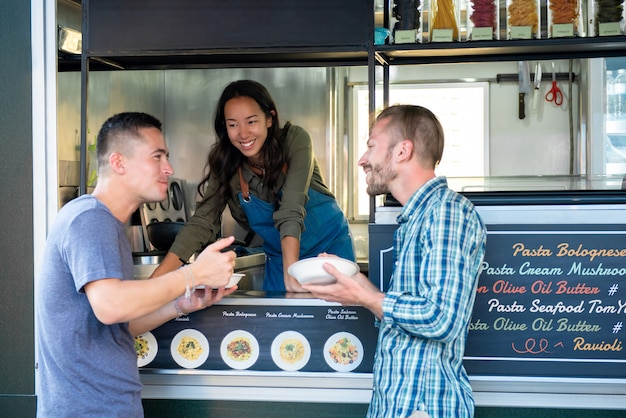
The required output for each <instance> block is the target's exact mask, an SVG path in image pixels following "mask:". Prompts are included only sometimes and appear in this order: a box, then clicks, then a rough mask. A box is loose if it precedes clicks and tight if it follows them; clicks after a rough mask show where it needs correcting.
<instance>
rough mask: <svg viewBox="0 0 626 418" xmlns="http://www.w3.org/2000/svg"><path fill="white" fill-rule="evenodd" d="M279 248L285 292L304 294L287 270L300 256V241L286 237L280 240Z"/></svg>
mask: <svg viewBox="0 0 626 418" xmlns="http://www.w3.org/2000/svg"><path fill="white" fill-rule="evenodd" d="M280 247H281V249H282V251H283V274H284V276H285V289H286V290H287V292H306V290H304V289H303V288H302V286H300V283H299V282H298V281H297V280H296V279H295V278H294V277H293V276H291V275H290V274H289V273H288V272H287V269H289V266H291V265H292V264H293V263H295V262H296V261H298V259H299V256H300V241H299V240H298V239H296V238H294V237H291V236H289V235H287V236H286V237H284V238H283V239H281V240H280Z"/></svg>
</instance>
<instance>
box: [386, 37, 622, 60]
mask: <svg viewBox="0 0 626 418" xmlns="http://www.w3.org/2000/svg"><path fill="white" fill-rule="evenodd" d="M376 55H377V61H379V63H380V62H382V63H387V64H390V65H391V64H394V65H398V64H434V63H459V62H480V61H502V60H507V61H528V60H545V59H572V58H597V57H612V56H624V55H626V37H624V36H616V37H595V38H552V39H531V40H506V41H475V42H472V41H468V42H454V43H448V42H446V43H428V44H410V45H378V46H376Z"/></svg>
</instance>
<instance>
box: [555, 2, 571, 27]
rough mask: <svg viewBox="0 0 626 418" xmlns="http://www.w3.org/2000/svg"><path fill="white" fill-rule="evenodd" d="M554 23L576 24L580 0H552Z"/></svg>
mask: <svg viewBox="0 0 626 418" xmlns="http://www.w3.org/2000/svg"><path fill="white" fill-rule="evenodd" d="M550 12H551V13H552V24H557V25H559V24H566V23H572V24H575V23H576V21H577V19H578V0H550Z"/></svg>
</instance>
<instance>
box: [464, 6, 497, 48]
mask: <svg viewBox="0 0 626 418" xmlns="http://www.w3.org/2000/svg"><path fill="white" fill-rule="evenodd" d="M499 22H500V8H499V7H498V0H469V2H468V6H467V40H468V41H489V40H498V39H500V25H499Z"/></svg>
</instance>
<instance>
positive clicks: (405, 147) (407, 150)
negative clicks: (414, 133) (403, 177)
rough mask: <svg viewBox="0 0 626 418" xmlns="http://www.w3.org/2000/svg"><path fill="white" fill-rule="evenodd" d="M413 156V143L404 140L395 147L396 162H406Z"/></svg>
mask: <svg viewBox="0 0 626 418" xmlns="http://www.w3.org/2000/svg"><path fill="white" fill-rule="evenodd" d="M412 156H413V141H410V140H408V139H405V140H404V141H401V142H400V143H398V145H397V150H396V159H397V160H398V161H408V160H410V159H411V157H412Z"/></svg>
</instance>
